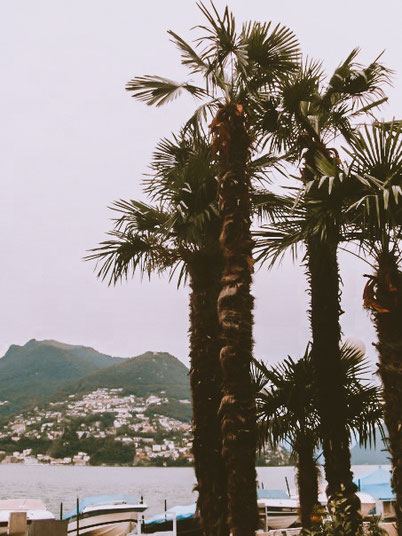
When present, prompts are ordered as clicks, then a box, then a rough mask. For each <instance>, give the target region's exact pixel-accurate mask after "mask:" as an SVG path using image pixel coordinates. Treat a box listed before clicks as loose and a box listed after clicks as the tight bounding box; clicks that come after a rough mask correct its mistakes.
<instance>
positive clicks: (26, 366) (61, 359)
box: [0, 339, 190, 418]
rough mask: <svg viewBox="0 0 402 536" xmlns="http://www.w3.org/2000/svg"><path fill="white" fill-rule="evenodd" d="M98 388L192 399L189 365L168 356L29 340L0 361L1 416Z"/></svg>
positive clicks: (8, 415) (160, 353)
mask: <svg viewBox="0 0 402 536" xmlns="http://www.w3.org/2000/svg"><path fill="white" fill-rule="evenodd" d="M101 387H108V388H123V389H124V390H125V391H128V392H130V393H133V394H137V395H138V396H147V395H148V394H158V393H163V392H164V393H165V395H166V396H167V397H172V398H173V399H180V398H189V397H190V387H189V380H188V369H187V368H186V367H185V365H183V363H181V361H179V360H178V359H177V358H175V357H174V356H171V355H170V354H167V353H163V352H146V353H145V354H142V355H140V356H137V357H133V358H119V357H111V356H109V355H106V354H102V353H100V352H97V351H96V350H94V349H93V348H89V347H86V346H75V345H69V344H65V343H60V342H58V341H53V340H44V341H37V340H35V339H32V340H30V341H28V342H27V343H26V344H25V345H24V346H17V345H11V346H10V348H9V349H8V351H7V352H6V354H5V355H4V357H2V358H1V359H0V403H1V402H2V401H3V402H4V401H6V400H7V401H8V403H7V404H0V418H7V417H10V416H12V415H15V414H16V413H18V412H20V411H23V410H24V409H25V408H27V407H32V406H35V405H43V404H45V403H47V402H49V401H56V400H61V399H65V398H66V397H67V396H68V395H69V394H71V393H77V392H84V391H92V390H96V389H98V388H101Z"/></svg>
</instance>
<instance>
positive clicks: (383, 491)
mask: <svg viewBox="0 0 402 536" xmlns="http://www.w3.org/2000/svg"><path fill="white" fill-rule="evenodd" d="M354 482H355V483H356V484H357V485H360V491H363V492H364V493H368V494H369V495H371V496H372V497H374V499H381V500H383V501H390V500H392V499H393V498H394V497H395V495H394V492H393V491H392V488H391V473H390V471H387V470H385V469H382V468H381V467H380V468H379V469H377V470H376V471H374V472H373V473H370V474H368V475H366V476H363V477H360V478H355V479H354Z"/></svg>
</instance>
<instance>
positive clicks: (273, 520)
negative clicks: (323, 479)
mask: <svg viewBox="0 0 402 536" xmlns="http://www.w3.org/2000/svg"><path fill="white" fill-rule="evenodd" d="M257 504H258V512H259V520H260V529H262V530H264V531H268V530H270V529H287V528H289V527H291V526H292V525H295V524H296V523H297V522H298V520H299V501H298V500H296V499H293V498H291V497H289V495H288V494H287V493H286V492H285V491H283V490H280V489H258V490H257Z"/></svg>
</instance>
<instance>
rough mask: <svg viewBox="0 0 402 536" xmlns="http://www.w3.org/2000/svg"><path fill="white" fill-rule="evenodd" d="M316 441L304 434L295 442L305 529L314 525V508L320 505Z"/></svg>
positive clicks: (301, 518) (301, 511)
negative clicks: (315, 451) (315, 454)
mask: <svg viewBox="0 0 402 536" xmlns="http://www.w3.org/2000/svg"><path fill="white" fill-rule="evenodd" d="M314 450H315V449H314V441H313V440H312V438H311V437H309V436H307V435H305V434H303V435H300V437H298V439H297V440H296V443H295V451H296V453H297V462H296V471H297V477H296V478H297V487H298V491H299V505H300V521H301V524H302V527H303V529H309V528H311V525H312V516H313V511H314V508H316V507H317V506H318V475H319V471H318V467H317V462H316V460H315V457H314Z"/></svg>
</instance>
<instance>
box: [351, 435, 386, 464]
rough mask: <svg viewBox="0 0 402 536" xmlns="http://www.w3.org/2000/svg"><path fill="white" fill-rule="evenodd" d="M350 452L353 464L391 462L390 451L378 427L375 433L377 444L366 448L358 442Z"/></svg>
mask: <svg viewBox="0 0 402 536" xmlns="http://www.w3.org/2000/svg"><path fill="white" fill-rule="evenodd" d="M350 454H351V457H352V464H353V465H366V464H368V465H388V464H390V463H391V462H390V453H389V451H388V450H387V446H386V444H385V443H384V440H383V439H382V437H381V434H380V432H379V430H378V429H377V430H376V433H375V446H373V447H372V448H367V449H365V448H363V447H360V446H359V445H358V444H356V445H355V446H354V447H353V448H352V449H351V451H350Z"/></svg>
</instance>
